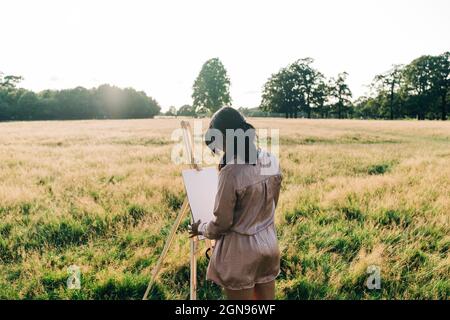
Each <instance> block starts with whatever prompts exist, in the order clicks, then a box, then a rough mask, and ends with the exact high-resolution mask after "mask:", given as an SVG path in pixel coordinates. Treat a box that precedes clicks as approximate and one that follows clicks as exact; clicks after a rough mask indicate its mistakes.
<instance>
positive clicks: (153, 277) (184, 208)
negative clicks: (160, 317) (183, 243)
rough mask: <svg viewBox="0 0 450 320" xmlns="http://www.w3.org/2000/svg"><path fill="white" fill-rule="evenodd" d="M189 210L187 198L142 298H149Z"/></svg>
mask: <svg viewBox="0 0 450 320" xmlns="http://www.w3.org/2000/svg"><path fill="white" fill-rule="evenodd" d="M188 211H189V202H188V199H187V198H185V199H184V202H183V205H182V206H181V210H180V213H179V214H178V216H177V218H176V220H175V223H174V224H173V226H172V229H171V230H170V233H169V236H168V238H167V240H166V243H165V244H164V248H163V251H162V253H161V256H160V257H159V259H158V263H157V264H156V266H155V268H154V269H153V271H152V275H151V278H150V281H149V283H148V286H147V290H145V294H144V297H143V298H142V300H147V296H148V294H149V293H150V290H151V289H152V287H153V284H154V282H155V280H156V277H157V276H158V273H159V270H160V269H161V266H162V263H163V261H164V259H165V257H166V255H167V252H168V251H169V247H170V245H171V243H172V240H173V238H174V236H175V233H176V232H177V229H178V227H179V226H180V223H181V220H183V218H184V216H185V215H186V213H187V212H188ZM191 259H192V258H191Z"/></svg>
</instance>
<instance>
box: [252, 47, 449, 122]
mask: <svg viewBox="0 0 450 320" xmlns="http://www.w3.org/2000/svg"><path fill="white" fill-rule="evenodd" d="M313 62H314V60H313V59H311V58H305V59H299V60H297V61H295V62H293V63H292V64H289V65H288V66H286V67H285V68H282V69H281V70H280V71H278V72H277V73H275V74H272V75H271V77H270V78H269V79H268V81H267V82H266V83H265V85H264V88H263V93H262V102H261V105H260V108H261V109H262V110H263V111H268V112H278V113H284V114H285V115H286V118H288V117H290V118H296V117H297V116H298V114H300V115H301V116H302V117H307V118H339V119H341V118H366V119H402V118H417V119H419V120H424V119H442V120H446V119H447V113H448V101H449V93H450V91H449V83H450V78H449V72H450V53H449V52H445V53H443V54H441V55H437V56H431V55H424V56H421V57H419V58H417V59H415V60H413V61H412V62H411V63H409V64H408V65H394V66H393V67H392V68H391V69H390V70H387V71H386V72H384V73H381V74H379V75H376V76H375V77H374V80H373V82H372V83H371V84H370V86H369V88H370V92H369V94H368V95H367V96H362V97H359V98H358V99H356V100H355V101H354V102H352V100H351V98H352V92H351V90H350V88H349V87H348V85H347V84H346V78H347V75H348V74H347V73H346V72H343V73H340V74H338V75H337V77H335V78H330V79H326V78H325V76H324V75H323V74H322V73H321V72H319V71H318V70H317V69H315V68H314V67H313V66H312V64H313Z"/></svg>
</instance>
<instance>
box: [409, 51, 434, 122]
mask: <svg viewBox="0 0 450 320" xmlns="http://www.w3.org/2000/svg"><path fill="white" fill-rule="evenodd" d="M432 69H433V68H432V57H431V56H421V57H419V58H417V59H415V60H413V61H412V62H411V63H410V64H408V65H407V66H406V67H405V69H404V72H403V75H404V77H405V84H404V85H405V88H404V90H405V92H406V93H407V94H408V96H409V97H408V102H409V104H410V108H411V109H412V111H413V112H414V113H415V114H416V115H417V118H418V119H419V120H425V117H426V115H427V112H428V111H429V104H430V100H431V99H430V98H431V90H432V88H433V83H432Z"/></svg>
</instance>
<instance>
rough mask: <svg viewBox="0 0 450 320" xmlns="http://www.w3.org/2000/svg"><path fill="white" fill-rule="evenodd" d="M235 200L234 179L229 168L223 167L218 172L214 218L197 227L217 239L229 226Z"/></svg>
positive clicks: (211, 237) (204, 233)
mask: <svg viewBox="0 0 450 320" xmlns="http://www.w3.org/2000/svg"><path fill="white" fill-rule="evenodd" d="M236 200H237V196H236V180H235V178H234V176H233V175H232V173H231V170H230V168H226V167H225V168H224V169H222V170H221V171H220V173H219V183H218V186H217V195H216V200H215V205H214V212H213V214H214V219H213V220H212V221H210V222H209V223H204V224H202V225H201V226H200V229H199V230H200V232H201V233H202V234H203V235H204V236H205V237H206V238H208V239H219V238H220V237H221V236H222V235H224V234H226V233H227V231H228V230H229V229H230V228H231V226H232V225H233V215H234V208H235V206H236Z"/></svg>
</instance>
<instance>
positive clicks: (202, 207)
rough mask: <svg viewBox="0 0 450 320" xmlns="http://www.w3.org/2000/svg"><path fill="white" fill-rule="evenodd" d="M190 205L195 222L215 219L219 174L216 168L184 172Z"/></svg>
mask: <svg viewBox="0 0 450 320" xmlns="http://www.w3.org/2000/svg"><path fill="white" fill-rule="evenodd" d="M182 175H183V180H184V186H185V188H186V193H187V197H188V200H189V205H190V207H191V212H192V216H193V218H194V221H198V220H201V221H202V223H204V222H209V221H211V220H212V219H213V218H214V215H213V211H214V202H215V199H216V194H217V184H218V179H219V178H218V172H217V169H216V168H215V167H209V168H203V169H201V170H200V171H198V170H195V169H189V170H183V171H182Z"/></svg>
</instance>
